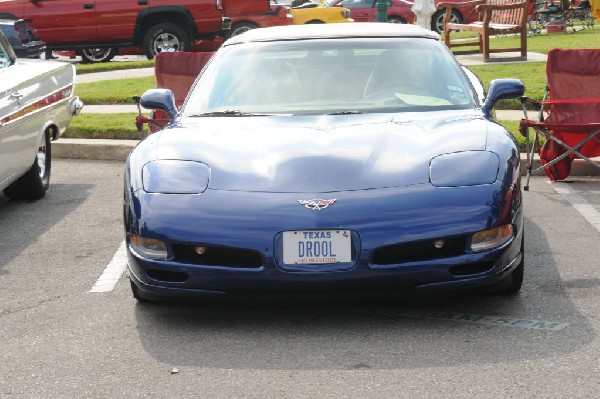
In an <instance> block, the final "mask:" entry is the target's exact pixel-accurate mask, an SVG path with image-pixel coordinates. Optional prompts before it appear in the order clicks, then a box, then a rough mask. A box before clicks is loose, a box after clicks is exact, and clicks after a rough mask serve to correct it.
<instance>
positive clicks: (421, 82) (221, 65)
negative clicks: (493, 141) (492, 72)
mask: <svg viewBox="0 0 600 399" xmlns="http://www.w3.org/2000/svg"><path fill="white" fill-rule="evenodd" d="M473 107H474V100H473V95H472V91H471V89H470V86H469V83H468V81H467V79H466V77H465V75H464V72H463V71H462V70H461V68H460V67H459V65H458V63H457V62H456V61H455V60H454V58H453V57H452V55H451V54H450V52H449V51H448V50H447V49H446V48H445V47H444V46H443V44H442V43H441V42H439V41H436V40H432V39H424V38H393V39H354V38H353V39H327V40H322V39H320V40H296V41H287V42H266V43H249V44H239V45H231V46H227V47H224V48H222V49H221V50H220V51H219V52H218V54H217V56H216V57H215V58H214V60H213V61H212V62H211V63H210V64H209V65H208V66H207V68H206V70H205V71H204V73H203V75H202V77H201V78H200V80H199V81H198V83H197V84H196V86H195V87H194V89H193V91H192V93H191V94H190V96H189V97H188V100H187V103H186V105H185V107H184V110H183V116H202V115H206V116H208V115H207V114H211V116H213V115H215V114H216V113H221V114H226V115H233V114H240V115H248V114H253V113H258V114H323V113H367V112H413V111H435V110H447V109H465V108H473Z"/></svg>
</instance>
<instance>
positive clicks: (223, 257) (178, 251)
mask: <svg viewBox="0 0 600 399" xmlns="http://www.w3.org/2000/svg"><path fill="white" fill-rule="evenodd" d="M204 247H205V248H206V252H205V253H203V254H202V255H199V254H197V253H196V250H195V248H196V246H194V245H173V246H172V249H173V255H174V258H175V259H174V260H175V261H176V262H181V263H188V264H194V265H204V266H223V267H237V268H260V267H262V265H263V260H262V257H261V256H260V254H259V253H258V252H256V251H252V250H248V249H239V248H223V247H211V246H204Z"/></svg>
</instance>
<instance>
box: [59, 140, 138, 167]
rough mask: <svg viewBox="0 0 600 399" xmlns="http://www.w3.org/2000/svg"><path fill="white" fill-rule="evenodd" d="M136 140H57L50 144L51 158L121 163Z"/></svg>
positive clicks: (135, 143)
mask: <svg viewBox="0 0 600 399" xmlns="http://www.w3.org/2000/svg"><path fill="white" fill-rule="evenodd" d="M137 143H139V141H138V140H100V139H63V138H61V139H58V141H54V142H53V143H52V156H54V157H55V158H66V159H94V160H99V161H122V162H124V161H125V160H126V159H127V156H128V155H129V153H130V152H131V150H132V149H133V147H135V146H136V145H137Z"/></svg>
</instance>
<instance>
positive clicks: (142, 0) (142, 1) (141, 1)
mask: <svg viewBox="0 0 600 399" xmlns="http://www.w3.org/2000/svg"><path fill="white" fill-rule="evenodd" d="M147 5H148V0H138V6H147Z"/></svg>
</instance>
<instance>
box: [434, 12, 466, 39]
mask: <svg viewBox="0 0 600 399" xmlns="http://www.w3.org/2000/svg"><path fill="white" fill-rule="evenodd" d="M445 15H446V9H443V10H439V11H436V13H435V14H433V16H432V17H431V30H432V31H434V32H437V33H442V32H443V31H444V16H445ZM450 22H451V23H453V24H462V23H463V17H462V15H461V14H460V13H459V12H458V11H456V10H452V14H451V16H450Z"/></svg>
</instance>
